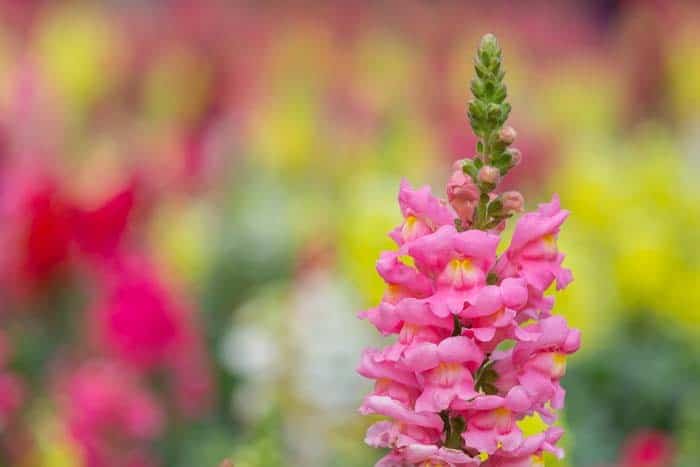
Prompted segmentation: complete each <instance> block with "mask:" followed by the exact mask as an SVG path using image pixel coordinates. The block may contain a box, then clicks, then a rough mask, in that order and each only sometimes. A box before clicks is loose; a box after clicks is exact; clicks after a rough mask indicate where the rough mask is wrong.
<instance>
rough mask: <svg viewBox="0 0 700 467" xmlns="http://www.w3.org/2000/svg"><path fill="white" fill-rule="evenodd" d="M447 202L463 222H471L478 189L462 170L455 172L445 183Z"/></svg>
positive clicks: (477, 198) (477, 197)
mask: <svg viewBox="0 0 700 467" xmlns="http://www.w3.org/2000/svg"><path fill="white" fill-rule="evenodd" d="M446 191H447V200H448V201H449V202H450V205H451V206H452V208H453V209H454V210H455V212H456V213H457V215H458V216H459V217H460V219H462V221H463V222H469V221H471V218H472V216H473V214H474V208H475V207H476V203H477V201H478V200H479V188H478V187H477V186H476V185H475V184H474V182H473V181H472V179H471V178H470V177H469V176H467V175H466V174H465V173H464V172H463V171H462V169H458V170H455V171H454V173H453V174H452V176H451V177H450V180H449V181H448V182H447V190H446Z"/></svg>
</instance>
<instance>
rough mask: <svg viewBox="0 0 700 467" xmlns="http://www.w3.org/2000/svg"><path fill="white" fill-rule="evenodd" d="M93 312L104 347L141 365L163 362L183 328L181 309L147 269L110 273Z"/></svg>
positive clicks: (138, 365)
mask: <svg viewBox="0 0 700 467" xmlns="http://www.w3.org/2000/svg"><path fill="white" fill-rule="evenodd" d="M94 313H95V316H96V319H97V323H98V331H99V335H100V336H101V337H102V338H103V341H104V344H105V345H106V346H107V348H108V349H109V350H111V351H112V352H114V353H115V354H116V355H118V356H119V357H120V358H121V359H122V360H124V361H126V362H129V363H130V364H133V365H135V366H137V367H141V368H150V367H153V366H155V365H162V364H163V363H166V361H168V360H169V358H171V356H172V354H173V352H174V350H175V346H176V345H178V342H179V341H180V339H181V337H182V334H183V332H184V329H183V326H184V309H183V308H182V307H181V305H180V304H179V303H177V302H176V300H175V298H174V297H173V296H172V295H171V294H170V293H169V292H168V290H167V289H165V287H164V286H163V284H161V283H160V281H159V280H158V279H157V278H156V277H155V275H154V274H153V272H152V271H148V270H147V269H145V270H139V269H137V268H136V267H132V266H126V267H125V268H124V269H123V270H121V271H119V272H118V273H117V274H114V276H113V277H112V279H111V280H109V281H108V282H107V284H106V287H105V291H104V296H103V297H102V299H101V300H100V302H99V303H98V304H97V305H96V306H95V308H94Z"/></svg>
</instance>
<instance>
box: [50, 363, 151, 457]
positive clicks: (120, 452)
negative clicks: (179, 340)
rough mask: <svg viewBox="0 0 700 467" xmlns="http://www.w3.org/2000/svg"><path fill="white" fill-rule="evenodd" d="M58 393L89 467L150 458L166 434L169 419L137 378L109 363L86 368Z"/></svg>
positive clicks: (68, 378) (62, 384) (76, 372)
mask: <svg viewBox="0 0 700 467" xmlns="http://www.w3.org/2000/svg"><path fill="white" fill-rule="evenodd" d="M58 391H59V392H58V394H59V396H60V401H59V402H60V406H61V411H62V413H63V414H64V416H65V417H66V423H67V424H68V428H69V431H70V433H71V435H72V436H73V438H74V439H75V440H76V441H77V442H78V444H79V445H80V446H81V447H82V449H83V453H84V457H85V463H86V465H88V466H90V467H103V466H104V467H111V466H116V465H121V464H119V462H117V459H132V460H134V461H135V460H136V459H137V458H140V459H142V460H144V461H145V456H146V457H149V458H150V456H147V454H146V446H147V445H148V444H149V443H150V442H152V441H153V440H155V439H156V438H158V437H159V436H160V434H161V433H162V431H163V427H164V414H163V411H162V409H161V407H160V406H159V405H158V404H157V402H156V400H155V398H154V397H153V395H152V394H151V393H149V392H148V391H147V390H146V389H145V388H144V387H143V385H142V384H141V383H140V382H139V381H138V379H137V377H136V376H135V375H133V374H131V373H129V372H128V371H127V370H126V369H125V368H124V367H121V366H119V365H117V364H114V363H110V362H108V361H92V362H87V363H84V364H82V365H81V366H79V367H78V368H77V369H75V370H74V371H72V372H71V373H69V374H68V375H67V376H64V377H63V379H62V380H61V381H59V385H58ZM149 463H150V461H149ZM149 463H145V462H141V463H135V464H133V465H149ZM127 465H128V464H127ZM151 465H152V464H151Z"/></svg>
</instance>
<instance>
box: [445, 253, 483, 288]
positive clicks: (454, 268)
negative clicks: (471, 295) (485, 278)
mask: <svg viewBox="0 0 700 467" xmlns="http://www.w3.org/2000/svg"><path fill="white" fill-rule="evenodd" d="M476 272H477V268H476V266H474V263H473V262H472V260H470V259H469V258H455V259H453V260H452V261H450V262H449V263H448V265H447V273H448V277H449V280H450V282H451V283H452V285H453V286H454V287H462V286H466V285H473V282H474V281H475V279H476Z"/></svg>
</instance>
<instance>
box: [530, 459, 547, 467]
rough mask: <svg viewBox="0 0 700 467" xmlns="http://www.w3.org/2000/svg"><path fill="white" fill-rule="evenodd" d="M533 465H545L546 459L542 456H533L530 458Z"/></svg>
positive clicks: (535, 466) (542, 466)
mask: <svg viewBox="0 0 700 467" xmlns="http://www.w3.org/2000/svg"><path fill="white" fill-rule="evenodd" d="M530 466H531V467H544V459H543V458H542V456H532V457H531V458H530Z"/></svg>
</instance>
